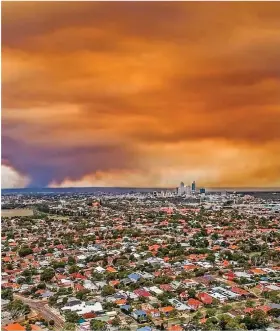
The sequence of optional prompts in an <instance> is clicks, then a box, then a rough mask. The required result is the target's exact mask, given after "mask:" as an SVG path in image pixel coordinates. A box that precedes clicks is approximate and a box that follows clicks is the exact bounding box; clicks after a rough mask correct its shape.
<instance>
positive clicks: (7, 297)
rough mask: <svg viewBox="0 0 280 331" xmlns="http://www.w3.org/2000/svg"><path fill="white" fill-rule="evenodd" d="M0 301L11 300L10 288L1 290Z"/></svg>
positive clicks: (11, 292) (11, 291)
mask: <svg viewBox="0 0 280 331" xmlns="http://www.w3.org/2000/svg"><path fill="white" fill-rule="evenodd" d="M1 299H3V300H10V301H11V300H13V290H12V289H10V288H6V289H3V290H2V292H1Z"/></svg>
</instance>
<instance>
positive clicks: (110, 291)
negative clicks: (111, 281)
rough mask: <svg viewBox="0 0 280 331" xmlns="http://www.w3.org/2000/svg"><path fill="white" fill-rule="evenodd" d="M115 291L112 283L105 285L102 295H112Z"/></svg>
mask: <svg viewBox="0 0 280 331" xmlns="http://www.w3.org/2000/svg"><path fill="white" fill-rule="evenodd" d="M114 293H115V289H114V288H113V287H112V286H110V285H105V286H104V287H103V289H102V292H101V295H102V296H107V295H112V294H114Z"/></svg>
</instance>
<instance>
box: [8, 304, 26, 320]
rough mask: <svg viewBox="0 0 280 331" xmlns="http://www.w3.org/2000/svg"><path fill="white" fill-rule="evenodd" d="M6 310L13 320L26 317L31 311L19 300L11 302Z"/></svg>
mask: <svg viewBox="0 0 280 331" xmlns="http://www.w3.org/2000/svg"><path fill="white" fill-rule="evenodd" d="M7 310H8V311H9V312H10V313H11V315H12V317H13V318H18V317H19V316H22V315H27V314H29V313H30V311H31V309H30V307H29V306H28V305H26V304H24V303H23V302H22V301H21V300H14V301H11V302H10V303H9V304H8V306H7Z"/></svg>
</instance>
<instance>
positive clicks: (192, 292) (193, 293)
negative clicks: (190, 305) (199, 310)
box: [188, 288, 196, 298]
mask: <svg viewBox="0 0 280 331" xmlns="http://www.w3.org/2000/svg"><path fill="white" fill-rule="evenodd" d="M188 295H189V297H190V298H195V296H196V291H195V290H194V289H193V288H190V289H188Z"/></svg>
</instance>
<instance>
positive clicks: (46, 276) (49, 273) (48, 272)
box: [40, 268, 55, 282]
mask: <svg viewBox="0 0 280 331" xmlns="http://www.w3.org/2000/svg"><path fill="white" fill-rule="evenodd" d="M54 275H55V272H54V270H53V269H52V268H47V269H45V270H44V271H43V272H42V273H41V276H40V280H41V282H49V281H50V280H51V279H52V278H53V277H54Z"/></svg>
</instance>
